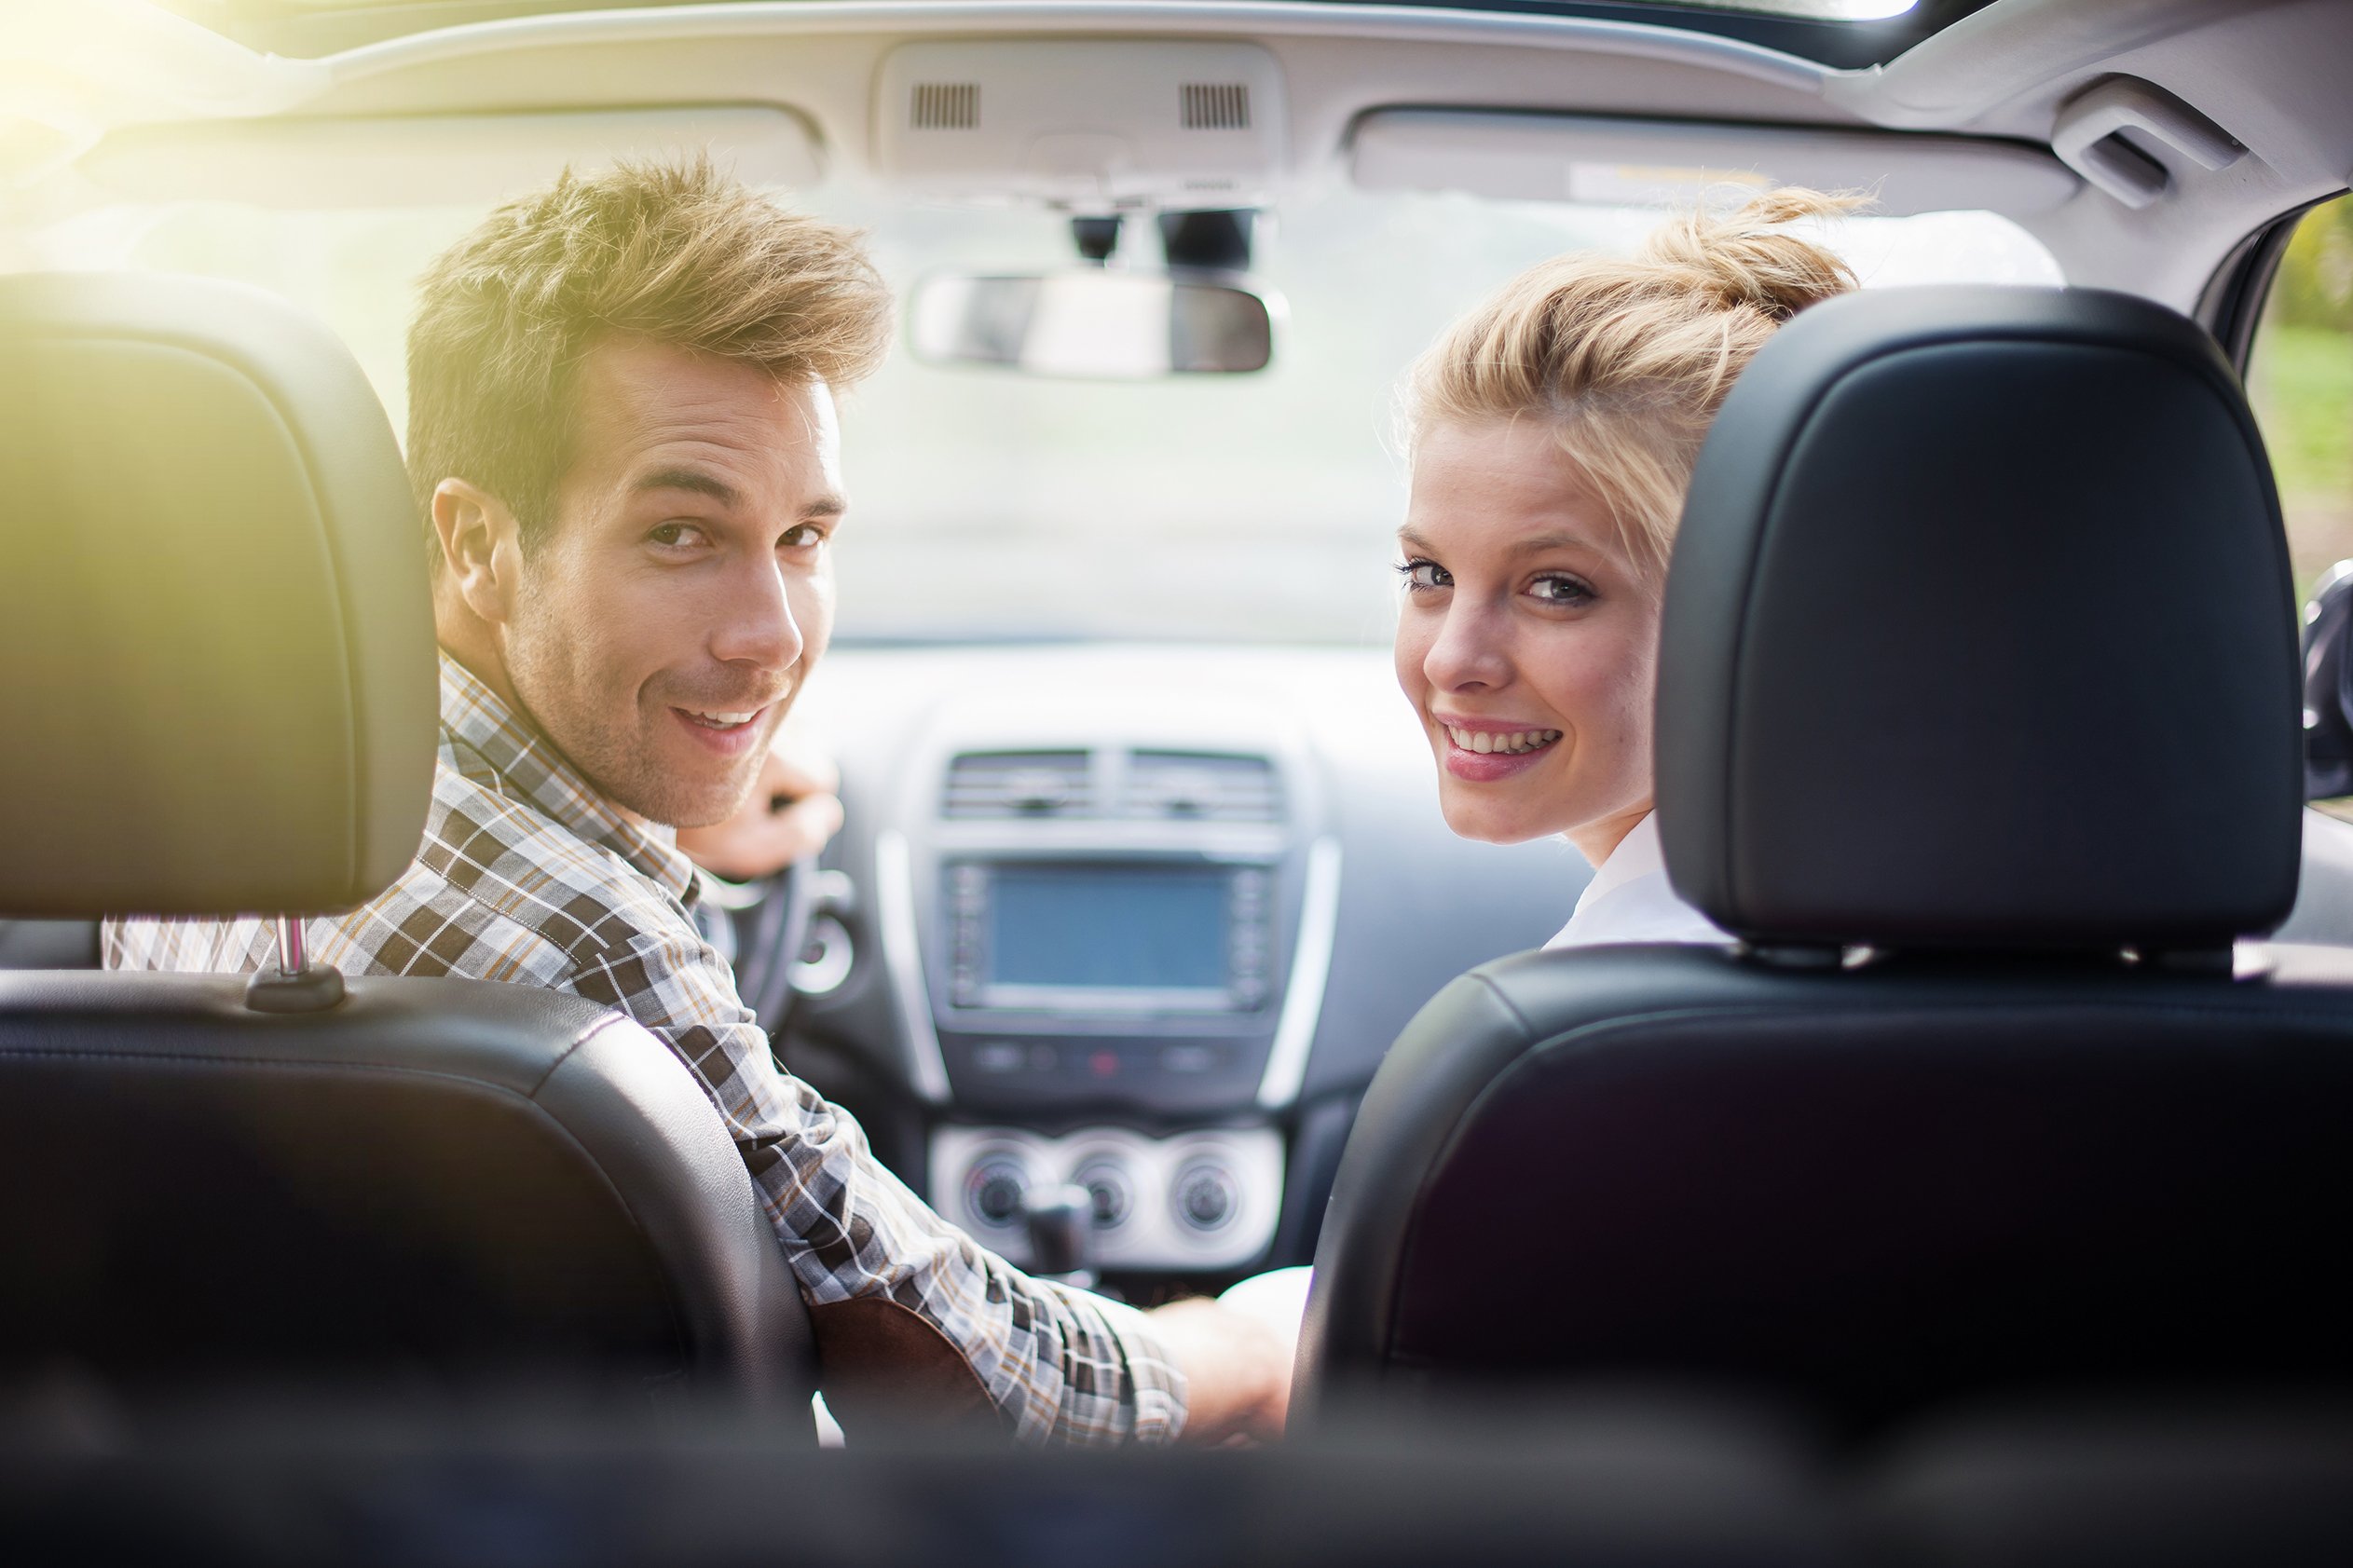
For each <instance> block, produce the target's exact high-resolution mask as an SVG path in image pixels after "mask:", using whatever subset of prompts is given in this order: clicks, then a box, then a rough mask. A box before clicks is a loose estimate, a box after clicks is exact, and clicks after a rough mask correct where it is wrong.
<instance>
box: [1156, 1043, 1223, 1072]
mask: <svg viewBox="0 0 2353 1568" xmlns="http://www.w3.org/2000/svg"><path fill="white" fill-rule="evenodd" d="M1223 1054H1224V1053H1223V1052H1221V1051H1219V1050H1218V1048H1217V1047H1216V1046H1214V1045H1163V1046H1162V1047H1160V1070H1161V1071H1163V1072H1178V1073H1194V1072H1207V1071H1209V1070H1211V1069H1212V1068H1214V1067H1216V1066H1217V1061H1218V1057H1220V1056H1222V1055H1223Z"/></svg>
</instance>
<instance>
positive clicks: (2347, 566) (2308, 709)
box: [2304, 561, 2353, 800]
mask: <svg viewBox="0 0 2353 1568" xmlns="http://www.w3.org/2000/svg"><path fill="white" fill-rule="evenodd" d="M2348 644H2353V561H2339V562H2338V563H2337V564H2336V565H2335V566H2331V567H2330V568H2329V569H2328V570H2327V571H2325V572H2323V573H2321V574H2320V581H2319V586H2318V587H2316V588H2314V589H2313V591H2312V602H2311V603H2310V604H2307V605H2306V606H2305V607H2304V798H2305V799H2306V800H2332V799H2334V798H2337V797H2338V796H2340V795H2353V647H2348Z"/></svg>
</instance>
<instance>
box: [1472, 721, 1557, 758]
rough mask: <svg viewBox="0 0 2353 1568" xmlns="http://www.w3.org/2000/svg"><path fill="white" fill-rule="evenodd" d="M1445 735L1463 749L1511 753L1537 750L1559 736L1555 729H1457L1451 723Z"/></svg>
mask: <svg viewBox="0 0 2353 1568" xmlns="http://www.w3.org/2000/svg"><path fill="white" fill-rule="evenodd" d="M1446 735H1447V737H1448V739H1450V740H1452V741H1453V742H1454V743H1455V744H1457V745H1458V746H1460V747H1461V748H1462V749H1463V750H1465V751H1477V752H1498V751H1499V752H1509V753H1513V754H1517V753H1520V752H1528V751H1539V750H1541V749H1542V748H1543V747H1545V746H1549V745H1551V744H1552V743H1553V742H1554V741H1557V740H1559V739H1560V738H1561V732H1560V731H1559V730H1557V729H1512V730H1496V729H1456V728H1455V727H1454V726H1453V725H1451V724H1449V725H1447V726H1446Z"/></svg>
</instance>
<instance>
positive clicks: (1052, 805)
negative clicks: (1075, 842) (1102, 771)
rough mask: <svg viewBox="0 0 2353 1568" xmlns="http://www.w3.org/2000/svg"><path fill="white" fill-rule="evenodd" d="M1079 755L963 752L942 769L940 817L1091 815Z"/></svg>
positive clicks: (1091, 794) (1089, 784) (1083, 757)
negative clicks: (944, 789) (944, 777)
mask: <svg viewBox="0 0 2353 1568" xmlns="http://www.w3.org/2000/svg"><path fill="white" fill-rule="evenodd" d="M1094 810H1095V788H1094V778H1093V774H1092V771H1091V770H1090V769H1089V768H1088V754H1087V753H1085V752H1083V751H987V752H966V753H965V754H964V756H962V757H957V758H956V759H955V760H954V761H953V762H951V763H950V764H949V765H948V793H947V797H946V798H945V799H943V800H942V801H941V802H940V815H942V816H946V817H1084V816H1092V815H1093V814H1094Z"/></svg>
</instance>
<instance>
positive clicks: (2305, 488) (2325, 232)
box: [2247, 197, 2353, 600]
mask: <svg viewBox="0 0 2353 1568" xmlns="http://www.w3.org/2000/svg"><path fill="white" fill-rule="evenodd" d="M2247 395H2248V399H2249V401H2250V402H2252V403H2253V404H2254V407H2255V418H2256V420H2257V422H2258V423H2260V424H2261V425H2262V427H2263V432H2264V445H2266V446H2268V447H2269V448H2270V449H2271V463H2272V469H2273V471H2274V473H2275V475H2276V476H2277V478H2278V483H2279V505H2280V510H2281V511H2283V512H2284V513H2285V514H2286V517H2287V522H2288V549H2289V552H2290V554H2291V556H2292V557H2293V559H2294V561H2295V572H2296V593H2297V597H2298V598H2299V599H2300V600H2301V599H2303V598H2305V597H2308V596H2309V595H2310V593H2311V592H2312V588H2313V585H2314V584H2315V583H2316V582H2318V581H2319V579H2320V576H2321V574H2322V573H2324V572H2326V571H2327V570H2328V568H2329V567H2330V566H2333V565H2334V564H2335V563H2337V562H2339V561H2342V560H2346V559H2348V558H2353V197H2339V198H2336V199H2335V200H2334V201H2331V202H2328V203H2326V204H2324V205H2322V206H2319V207H2316V208H2314V209H2313V210H2312V211H2309V212H2307V213H2305V215H2304V220H2303V221H2302V222H2301V223H2299V224H2298V225H2296V232H2295V235H2294V237H2293V238H2292V239H2290V240H2289V242H2288V252H2287V254H2286V255H2285V256H2283V257H2282V258H2281V259H2280V264H2279V274H2278V278H2277V279H2276V280H2274V282H2273V284H2272V289H2271V297H2270V299H2269V300H2268V301H2267V302H2266V303H2265V305H2264V315H2263V321H2262V323H2261V324H2260V325H2259V326H2258V327H2257V328H2256V329H2255V340H2254V343H2253V345H2252V346H2251V348H2250V351H2249V354H2248V361H2247Z"/></svg>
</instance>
